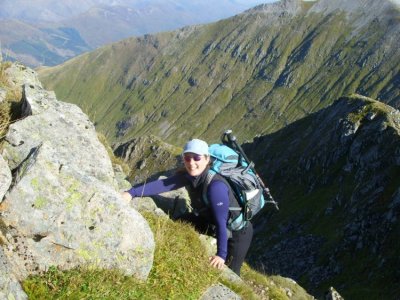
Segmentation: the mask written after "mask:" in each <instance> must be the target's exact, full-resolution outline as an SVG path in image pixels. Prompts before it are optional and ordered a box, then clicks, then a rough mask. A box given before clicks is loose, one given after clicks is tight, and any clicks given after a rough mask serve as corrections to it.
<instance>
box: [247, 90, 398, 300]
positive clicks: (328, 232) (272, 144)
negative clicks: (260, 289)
mask: <svg viewBox="0 0 400 300" xmlns="http://www.w3.org/2000/svg"><path fill="white" fill-rule="evenodd" d="M244 148H245V150H246V151H247V153H248V154H249V155H250V156H251V157H253V158H254V160H255V163H256V166H257V169H258V170H260V172H261V174H262V177H264V178H266V179H267V180H266V182H267V183H268V185H269V186H270V187H271V190H272V192H273V195H274V196H275V198H276V199H277V200H278V201H279V202H280V212H279V213H273V212H272V209H269V210H267V212H266V214H264V215H263V216H261V217H260V219H259V220H258V221H259V224H258V225H259V226H258V228H259V232H258V234H257V236H256V238H255V240H256V242H254V243H253V247H252V253H251V257H250V261H251V262H252V265H253V266H257V267H258V268H260V269H263V270H266V271H267V272H273V273H277V274H280V275H283V276H289V277H291V278H294V279H295V280H298V281H299V282H300V284H302V286H305V287H307V289H308V290H310V291H312V293H313V294H314V295H321V294H322V293H323V291H325V290H326V289H327V288H328V287H329V286H334V287H335V288H337V289H338V291H339V292H340V293H341V295H342V296H343V297H344V298H345V299H398V297H399V295H400V289H399V287H398V284H397V283H396V282H397V281H398V278H399V275H400V273H399V270H398V266H399V264H400V260H399V256H398V253H400V246H399V244H398V243H397V242H396V240H397V238H398V234H399V232H400V231H399V230H400V227H399V222H398V220H399V218H400V189H399V186H400V156H399V149H400V112H399V111H398V110H394V109H393V108H391V107H390V106H387V105H385V104H383V103H381V102H378V101H374V100H372V99H369V98H365V97H362V96H357V95H354V96H351V97H344V98H341V99H339V100H338V101H336V102H335V103H334V104H333V105H331V106H329V107H328V108H326V109H323V110H321V111H319V112H317V113H314V114H311V115H310V116H308V117H306V118H303V119H301V120H298V121H296V122H294V123H293V124H291V125H289V126H287V127H286V128H284V129H281V130H279V131H277V132H275V133H273V134H270V135H267V136H263V137H259V138H256V139H254V141H253V142H252V143H249V144H246V145H244ZM396 253H397V254H396Z"/></svg>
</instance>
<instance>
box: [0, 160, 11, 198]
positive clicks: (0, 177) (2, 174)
mask: <svg viewBox="0 0 400 300" xmlns="http://www.w3.org/2000/svg"><path fill="white" fill-rule="evenodd" d="M11 179H12V177H11V171H10V168H9V167H8V165H7V163H6V162H5V161H4V159H3V156H1V155H0V203H1V201H2V200H3V197H4V195H5V194H6V192H7V191H8V189H9V187H10V185H11Z"/></svg>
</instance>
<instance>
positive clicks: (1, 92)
mask: <svg viewBox="0 0 400 300" xmlns="http://www.w3.org/2000/svg"><path fill="white" fill-rule="evenodd" d="M6 95H7V91H6V90H4V89H2V88H0V103H2V102H3V101H5V100H6Z"/></svg>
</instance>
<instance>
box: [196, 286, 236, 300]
mask: <svg viewBox="0 0 400 300" xmlns="http://www.w3.org/2000/svg"><path fill="white" fill-rule="evenodd" d="M217 299H221V300H226V299H229V300H241V299H242V298H241V297H240V296H239V295H238V294H236V293H235V292H234V291H232V290H231V289H229V288H228V287H226V286H225V285H223V284H215V285H212V286H210V287H209V288H208V289H207V291H206V292H205V293H204V294H203V295H202V296H201V298H200V300H217Z"/></svg>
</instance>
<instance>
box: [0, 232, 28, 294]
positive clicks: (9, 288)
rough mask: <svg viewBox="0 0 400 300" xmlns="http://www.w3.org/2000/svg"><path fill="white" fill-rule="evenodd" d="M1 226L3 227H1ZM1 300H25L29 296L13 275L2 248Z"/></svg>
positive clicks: (0, 256)
mask: <svg viewBox="0 0 400 300" xmlns="http://www.w3.org/2000/svg"><path fill="white" fill-rule="evenodd" d="M0 226H1V225H0ZM0 299H15V300H25V299H28V296H27V295H26V294H25V292H24V291H23V290H22V288H21V285H20V284H19V282H18V281H17V279H16V278H15V276H14V275H13V274H12V270H11V266H10V264H9V262H8V259H7V257H6V256H5V255H4V253H3V250H2V249H1V248H0Z"/></svg>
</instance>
